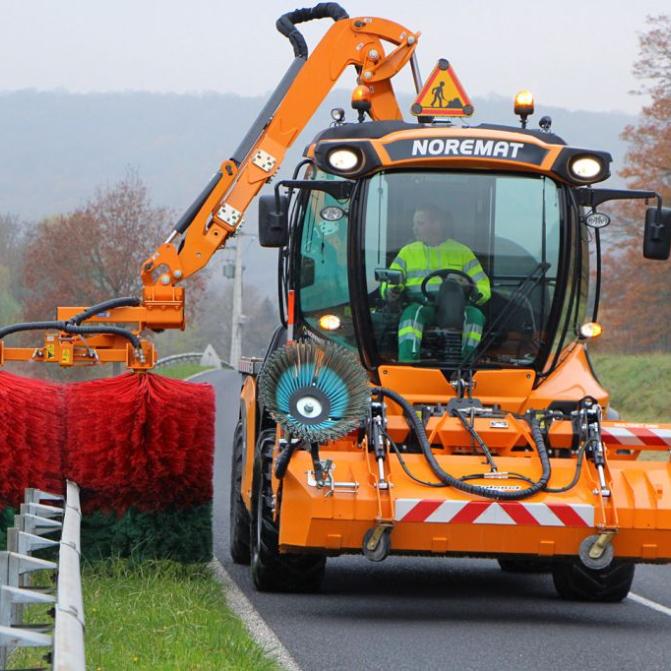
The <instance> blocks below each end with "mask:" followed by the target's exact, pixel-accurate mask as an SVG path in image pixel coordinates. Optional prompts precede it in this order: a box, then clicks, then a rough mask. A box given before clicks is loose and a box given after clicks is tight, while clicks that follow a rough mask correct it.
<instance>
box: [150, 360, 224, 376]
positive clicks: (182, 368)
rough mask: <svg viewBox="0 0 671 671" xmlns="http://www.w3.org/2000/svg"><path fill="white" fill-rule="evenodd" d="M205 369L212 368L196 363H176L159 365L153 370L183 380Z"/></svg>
mask: <svg viewBox="0 0 671 671" xmlns="http://www.w3.org/2000/svg"><path fill="white" fill-rule="evenodd" d="M206 370H213V369H212V368H207V367H206V366H199V365H198V364H197V363H176V364H174V365H172V366H161V367H160V368H156V369H155V372H156V373H158V374H159V375H163V376H164V377H172V378H175V379H178V380H183V379H184V378H186V377H190V376H191V375H195V374H196V373H202V372H204V371H206Z"/></svg>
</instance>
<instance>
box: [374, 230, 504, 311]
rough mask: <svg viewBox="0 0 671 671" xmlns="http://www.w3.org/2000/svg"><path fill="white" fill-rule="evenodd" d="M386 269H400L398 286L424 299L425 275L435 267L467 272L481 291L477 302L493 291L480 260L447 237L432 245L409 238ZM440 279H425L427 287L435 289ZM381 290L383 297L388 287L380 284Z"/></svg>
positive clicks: (408, 293) (483, 300)
mask: <svg viewBox="0 0 671 671" xmlns="http://www.w3.org/2000/svg"><path fill="white" fill-rule="evenodd" d="M389 269H390V270H400V271H401V272H402V273H403V280H402V282H401V284H400V286H399V288H400V289H401V290H402V291H404V293H405V295H406V296H407V297H409V298H413V299H416V300H418V301H422V300H423V296H422V290H421V287H422V282H423V281H424V278H425V277H426V276H427V275H430V274H431V273H432V272H434V271H436V270H447V269H449V270H460V271H461V272H463V273H466V275H468V276H469V277H470V278H471V279H472V280H473V282H474V283H475V288H476V291H477V292H478V293H479V294H480V297H479V298H478V299H477V301H476V302H475V303H476V305H483V304H484V303H486V302H487V301H488V300H489V298H490V296H491V294H492V291H491V287H490V285H489V278H488V277H487V275H486V274H485V271H484V270H483V269H482V266H481V265H480V261H478V260H477V258H476V257H475V254H473V252H472V251H471V250H470V249H469V248H468V247H467V246H466V245H462V244H461V243H460V242H457V241H456V240H446V241H445V242H441V243H440V244H439V245H436V246H434V247H431V246H430V245H427V244H425V243H423V242H420V241H419V240H418V241H416V242H411V243H410V244H408V245H405V247H402V248H401V249H400V251H399V252H398V254H397V255H396V258H395V259H394V260H393V261H392V262H391V265H390V266H389ZM441 283H442V279H441V278H440V277H435V278H433V279H432V280H431V281H430V282H429V283H428V289H429V291H431V290H434V291H436V290H437V289H438V287H440V284H441ZM380 291H381V294H382V296H383V297H384V295H385V294H386V292H387V291H388V287H387V286H385V285H383V286H381V287H380Z"/></svg>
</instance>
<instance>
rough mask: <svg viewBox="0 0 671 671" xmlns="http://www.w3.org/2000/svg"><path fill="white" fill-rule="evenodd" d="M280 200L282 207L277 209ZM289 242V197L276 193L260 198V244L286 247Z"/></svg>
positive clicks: (262, 245)
mask: <svg viewBox="0 0 671 671" xmlns="http://www.w3.org/2000/svg"><path fill="white" fill-rule="evenodd" d="M278 202H279V206H280V209H279V211H278V210H277V204H278ZM288 242H289V198H288V197H287V196H279V199H277V198H276V197H275V196H274V195H270V196H261V197H260V198H259V244H260V245H261V247H284V246H285V245H286V244H288Z"/></svg>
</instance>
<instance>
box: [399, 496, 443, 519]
mask: <svg viewBox="0 0 671 671" xmlns="http://www.w3.org/2000/svg"><path fill="white" fill-rule="evenodd" d="M441 503H442V501H430V500H426V501H420V502H419V503H418V504H417V505H416V506H414V507H413V508H411V509H410V511H409V512H408V513H406V514H405V515H404V516H403V518H402V521H403V522H424V520H426V518H427V517H428V516H429V515H431V513H432V512H433V511H434V510H435V509H436V508H438V506H440V504H441Z"/></svg>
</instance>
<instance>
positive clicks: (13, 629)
mask: <svg viewBox="0 0 671 671" xmlns="http://www.w3.org/2000/svg"><path fill="white" fill-rule="evenodd" d="M59 503H61V504H62V503H63V497H62V496H57V495H55V494H49V493H47V492H41V491H39V490H37V489H27V490H26V493H25V503H22V504H21V510H20V514H19V515H16V517H15V518H14V527H13V528H12V529H8V530H7V551H5V552H0V669H5V668H6V666H7V660H8V658H9V654H10V653H11V652H12V650H14V649H15V648H20V647H45V648H50V649H51V650H50V653H49V654H47V656H46V657H45V659H48V660H49V661H50V663H51V668H52V669H54V670H55V671H85V669H86V661H85V656H84V606H83V601H82V585H81V574H80V563H79V557H80V523H81V508H80V505H79V487H78V486H77V485H76V484H75V483H74V482H69V481H68V483H67V491H66V497H65V502H64V507H63V508H60V507H58V505H57V504H59ZM58 530H61V540H60V541H57V540H52V539H49V538H44V535H45V534H51V533H54V532H55V531H58ZM53 546H60V547H59V552H58V562H53V561H47V560H45V559H39V558H37V557H33V556H31V552H33V551H34V550H38V549H42V548H47V547H53ZM41 570H51V571H57V572H58V582H57V588H56V593H55V594H52V593H49V592H48V591H44V590H37V589H32V588H31V586H30V574H31V573H32V572H33V571H41ZM24 604H53V611H52V612H53V615H54V625H53V633H52V627H51V626H50V625H48V624H40V625H24V624H23V623H22V617H23V612H22V610H23V605H24ZM40 668H42V667H40Z"/></svg>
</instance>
